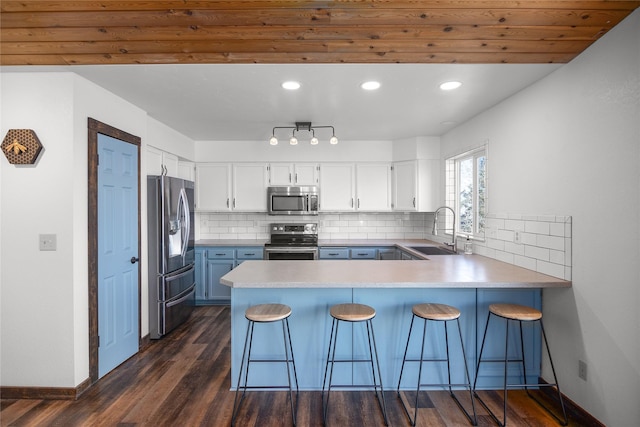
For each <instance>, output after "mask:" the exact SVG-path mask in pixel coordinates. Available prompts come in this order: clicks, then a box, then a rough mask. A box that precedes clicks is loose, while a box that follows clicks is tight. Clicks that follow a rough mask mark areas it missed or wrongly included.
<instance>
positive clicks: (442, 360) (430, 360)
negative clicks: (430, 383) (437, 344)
mask: <svg viewBox="0 0 640 427" xmlns="http://www.w3.org/2000/svg"><path fill="white" fill-rule="evenodd" d="M404 361H405V362H446V361H447V359H422V360H420V359H405V360H404Z"/></svg>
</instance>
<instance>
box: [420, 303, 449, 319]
mask: <svg viewBox="0 0 640 427" xmlns="http://www.w3.org/2000/svg"><path fill="white" fill-rule="evenodd" d="M411 311H413V314H415V315H416V316H418V317H421V318H423V319H427V320H455V319H457V318H459V317H460V310H458V309H457V308H455V307H451V306H450V305H446V304H433V303H427V304H416V305H414V306H413V309H412V310H411Z"/></svg>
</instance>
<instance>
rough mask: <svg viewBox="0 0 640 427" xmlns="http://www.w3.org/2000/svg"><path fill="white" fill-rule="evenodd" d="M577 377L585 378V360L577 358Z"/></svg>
mask: <svg viewBox="0 0 640 427" xmlns="http://www.w3.org/2000/svg"><path fill="white" fill-rule="evenodd" d="M578 377H579V378H582V379H583V380H584V381H586V380H587V362H585V361H584V360H578Z"/></svg>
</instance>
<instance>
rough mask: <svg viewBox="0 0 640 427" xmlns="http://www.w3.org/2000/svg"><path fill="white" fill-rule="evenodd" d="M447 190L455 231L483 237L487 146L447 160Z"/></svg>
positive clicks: (485, 204)
mask: <svg viewBox="0 0 640 427" xmlns="http://www.w3.org/2000/svg"><path fill="white" fill-rule="evenodd" d="M446 187H447V188H446V192H447V194H446V201H447V205H448V206H455V207H454V209H455V211H456V230H457V232H458V233H460V234H462V235H467V236H470V237H476V238H483V237H484V222H485V215H486V213H487V149H486V147H481V148H478V149H475V150H472V151H468V152H466V153H463V154H460V155H458V156H454V157H451V158H449V159H447V160H446ZM447 221H451V219H448V220H447Z"/></svg>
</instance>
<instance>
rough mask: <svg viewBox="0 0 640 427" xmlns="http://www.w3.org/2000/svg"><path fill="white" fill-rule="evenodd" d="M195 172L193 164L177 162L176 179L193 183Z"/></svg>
mask: <svg viewBox="0 0 640 427" xmlns="http://www.w3.org/2000/svg"><path fill="white" fill-rule="evenodd" d="M195 172H196V171H195V164H194V163H193V162H178V178H182V179H187V180H189V181H195Z"/></svg>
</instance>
